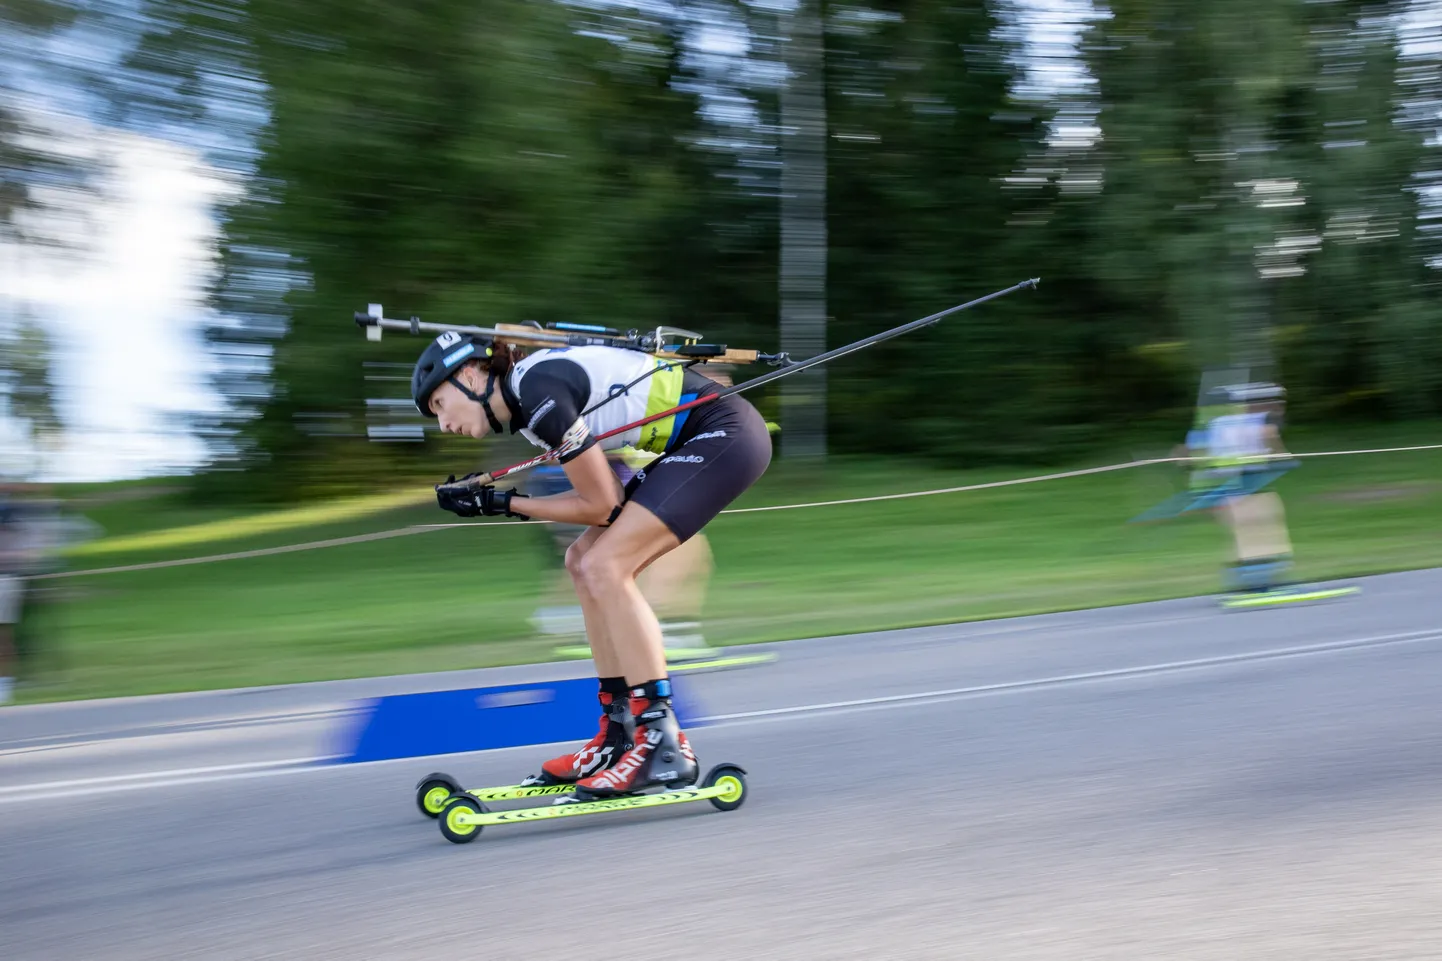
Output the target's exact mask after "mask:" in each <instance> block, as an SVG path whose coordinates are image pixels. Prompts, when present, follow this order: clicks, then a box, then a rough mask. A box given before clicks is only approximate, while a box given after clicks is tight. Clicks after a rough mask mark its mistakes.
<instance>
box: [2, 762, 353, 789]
mask: <svg viewBox="0 0 1442 961" xmlns="http://www.w3.org/2000/svg"><path fill="white" fill-rule="evenodd" d="M342 756H343V755H340V754H323V755H320V756H318V757H295V758H284V759H282V760H279V761H247V762H246V763H244V764H215V765H211V766H209V767H189V768H177V769H175V770H171V771H150V772H145V773H140V774H112V775H110V776H109V777H87V778H77V779H74V780H70V781H45V782H42V783H40V784H16V785H12V786H10V787H0V796H3V795H6V794H16V793H22V792H25V791H38V790H41V789H46V790H49V789H52V788H68V787H86V788H95V787H104V786H106V785H111V784H119V783H122V782H125V781H140V780H144V779H146V778H163V777H194V776H201V775H212V774H224V773H231V772H235V771H254V770H259V769H263V768H279V767H302V766H305V765H308V764H310V765H315V764H322V763H324V762H326V761H333V760H335V759H336V758H338V757H342Z"/></svg>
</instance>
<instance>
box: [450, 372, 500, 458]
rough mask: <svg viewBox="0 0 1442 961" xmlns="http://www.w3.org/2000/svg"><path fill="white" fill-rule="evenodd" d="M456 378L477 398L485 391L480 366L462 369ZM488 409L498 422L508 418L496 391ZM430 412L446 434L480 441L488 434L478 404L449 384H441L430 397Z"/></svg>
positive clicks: (487, 422) (487, 423)
mask: <svg viewBox="0 0 1442 961" xmlns="http://www.w3.org/2000/svg"><path fill="white" fill-rule="evenodd" d="M456 376H457V377H458V378H459V379H460V381H461V383H463V384H465V385H466V387H467V389H469V390H470V391H471V392H472V393H475V394H478V395H479V394H482V393H484V392H485V389H486V375H485V373H484V372H483V371H482V370H481V369H480V368H479V367H475V366H469V367H463V368H462V369H461V370H460V372H459V373H458V374H457V375H456ZM491 410H492V411H494V412H495V414H496V417H498V418H500V419H501V420H505V419H506V418H507V411H506V405H505V403H504V402H503V401H502V400H501V392H500V391H499V390H498V391H496V392H495V393H493V394H492V395H491ZM431 411H432V412H433V413H434V414H435V415H436V420H438V421H439V422H440V427H441V430H443V431H445V432H446V433H447V434H464V435H465V436H467V437H474V438H475V439H476V440H480V439H481V438H482V437H485V436H486V435H487V434H489V433H490V432H491V425H490V422H489V421H487V420H486V412H485V410H484V409H482V407H481V405H480V404H478V403H476V402H475V401H473V400H471V399H470V398H469V397H467V396H466V395H465V394H463V393H461V392H460V391H459V390H457V389H456V385H455V384H452V383H451V382H450V381H446V382H445V383H443V384H441V386H439V387H437V388H436V389H435V392H434V393H432V394H431Z"/></svg>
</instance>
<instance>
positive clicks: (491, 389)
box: [446, 370, 502, 434]
mask: <svg viewBox="0 0 1442 961" xmlns="http://www.w3.org/2000/svg"><path fill="white" fill-rule="evenodd" d="M446 380H448V381H450V382H451V385H452V386H454V387H455V388H456V390H458V391H460V392H461V393H462V394H465V395H466V396H467V397H468V398H470V399H471V400H473V401H475V402H476V403H478V404H480V405H481V410H483V411H485V412H486V420H487V421H489V422H490V425H491V432H492V433H494V434H499V433H501V432H502V431H501V422H500V421H499V420H497V419H496V412H495V411H493V410H491V395H492V394H494V393H495V392H496V372H495V371H494V370H488V371H486V392H485V393H484V394H477V393H475V392H474V391H473V390H471V389H470V388H469V387H467V386H466V385H465V384H463V383H461V381H460V378H458V377H457V376H456V375H455V374H452V375H451V376H449V377H447V378H446Z"/></svg>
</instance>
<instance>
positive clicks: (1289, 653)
mask: <svg viewBox="0 0 1442 961" xmlns="http://www.w3.org/2000/svg"><path fill="white" fill-rule="evenodd" d="M1439 640H1442V629H1432V630H1427V631H1409V632H1405V633H1400V634H1379V635H1375V636H1372V637H1359V638H1352V639H1349V640H1342V641H1331V642H1326V643H1321V644H1307V645H1300V646H1295V647H1283V648H1272V649H1268V650H1263V651H1250V652H1242V653H1238V654H1225V655H1220V656H1217V657H1204V658H1195V659H1192V660H1185V661H1164V662H1159V663H1155V664H1143V665H1138V666H1136V667H1123V668H1116V669H1113V670H1107V671H1087V672H1083V673H1077V674H1058V675H1054V676H1051V677H1041V678H1032V679H1030V680H1024V681H1007V682H1003V683H999V684H981V685H975V686H972V687H957V688H948V689H944V690H936V691H919V692H916V693H912V694H893V695H889V696H886V697H868V698H860V699H857V700H851V701H831V702H825V703H820V704H800V705H796V706H794V707H779V708H771V709H768V710H762V711H742V712H739V713H734V714H716V715H711V716H708V717H701V718H698V719H697V723H698V724H704V725H714V726H717V727H725V726H729V725H736V724H746V723H755V722H759V721H769V720H783V719H786V718H790V717H802V716H807V715H815V714H836V713H847V712H853V711H867V710H886V709H889V708H895V707H904V706H906V705H910V704H925V703H944V702H946V701H953V700H963V699H966V698H974V697H987V696H999V695H1006V694H1030V693H1037V692H1043V691H1047V690H1051V689H1053V688H1057V687H1064V686H1072V685H1081V684H1094V683H1099V682H1105V681H1117V680H1127V679H1131V678H1138V677H1149V676H1157V675H1162V674H1175V673H1182V672H1186V671H1196V670H1204V669H1207V668H1212V667H1226V666H1230V665H1235V664H1255V663H1261V662H1269V661H1280V660H1286V659H1296V658H1305V657H1320V656H1324V655H1327V654H1340V653H1347V652H1351V651H1368V650H1375V649H1377V648H1382V647H1392V646H1397V645H1402V644H1424V643H1427V642H1429V641H1439ZM545 746H546V745H537V744H529V745H522V746H520V747H509V748H496V749H493V750H489V751H476V752H469V754H472V755H473V754H495V753H498V752H500V751H520V750H526V751H534V750H537V749H539V748H543V747H545ZM338 757H339V756H338V755H331V756H321V757H308V758H289V759H286V760H280V761H257V762H251V763H246V764H225V765H217V766H214V767H198V768H180V769H176V770H169V771H153V772H147V773H142V774H121V775H114V776H111V777H103V778H84V779H79V780H70V781H47V782H41V783H37V784H24V785H15V786H12V787H4V788H0V805H4V804H15V803H23V802H26V801H50V800H60V799H63V798H68V797H81V796H92V795H95V794H108V793H113V792H118V791H136V790H145V789H150V788H162V787H174V786H181V785H190V784H210V783H215V782H218V781H231V780H248V779H251V778H259V777H278V776H281V775H289V774H301V773H305V772H316V771H334V770H340V769H343V768H346V767H350V766H351V765H343V764H331V763H327V762H331V761H335V760H337V759H338ZM429 759H430V760H435V758H433V757H432V758H429ZM425 760H428V758H397V759H395V760H391V761H373V762H365V763H366V764H367V765H369V764H395V763H406V764H419V763H420V762H422V761H425ZM356 766H360V765H356Z"/></svg>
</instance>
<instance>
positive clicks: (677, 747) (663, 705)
mask: <svg viewBox="0 0 1442 961" xmlns="http://www.w3.org/2000/svg"><path fill="white" fill-rule="evenodd" d="M631 714H632V716H634V718H635V721H636V730H635V734H634V736H633V740H634V742H635V743H634V744H633V745H632V747H631V748H630V750H628V751H626V753H625V754H624V755H623V756H622V757H621V758H620V759H619V760H618V761H616V762H615V763H614V764H612V765H610V766H609V767H607V768H606V769H604V770H602V771H599V772H598V773H596V774H592V775H590V776H589V777H585V778H582V779H581V780H579V781H577V782H576V791H575V794H574V795H573V796H572V799H573V800H575V801H594V800H599V799H601V798H608V797H619V796H621V795H625V794H635V793H637V792H640V791H644V790H646V789H648V788H653V787H661V788H677V787H687V786H689V785H692V784H695V783H696V778H697V776H698V775H699V773H700V768H699V767H698V766H697V764H696V753H695V752H694V751H692V750H691V743H690V742H689V741H688V740H686V735H685V733H684V732H682V730H681V726H680V724H679V723H677V721H676V712H675V711H674V710H673V709H672V707H671V682H670V681H668V680H665V679H662V680H659V681H648V682H647V683H646V684H643V685H641V686H640V687H637V688H635V689H634V690H633V691H631Z"/></svg>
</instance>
